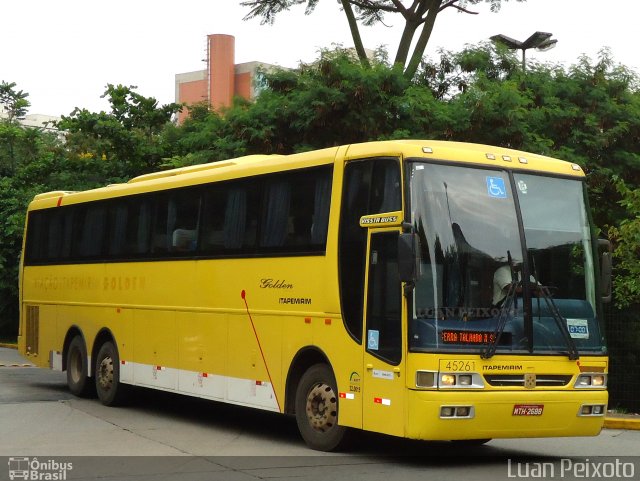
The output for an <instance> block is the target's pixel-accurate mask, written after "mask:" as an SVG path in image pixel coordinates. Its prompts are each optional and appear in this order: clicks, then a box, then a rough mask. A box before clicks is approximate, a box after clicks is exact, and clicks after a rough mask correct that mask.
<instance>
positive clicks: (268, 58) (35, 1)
mask: <svg viewBox="0 0 640 481" xmlns="http://www.w3.org/2000/svg"><path fill="white" fill-rule="evenodd" d="M338 3H339V2H337V1H336V0H333V1H329V0H323V1H321V2H319V6H318V8H317V10H316V12H315V13H314V14H312V15H310V16H305V15H304V7H296V8H293V9H292V10H291V11H289V12H284V13H282V14H281V15H280V16H279V17H277V18H276V21H275V24H274V25H261V24H260V22H259V20H255V19H254V20H249V21H244V20H243V17H244V16H245V15H246V14H247V13H248V9H247V8H246V7H241V6H240V2H239V1H231V0H178V1H168V0H155V1H151V0H108V1H107V0H57V1H51V0H3V1H2V3H1V4H0V18H2V21H1V22H0V81H3V80H4V81H6V82H15V83H16V84H17V88H18V89H19V90H23V91H25V92H27V93H29V97H28V99H29V101H30V102H31V108H30V109H29V113H30V114H45V115H54V116H59V115H68V114H69V113H71V111H72V110H73V109H74V108H75V107H80V108H87V109H89V110H91V111H99V110H105V109H107V108H108V104H107V102H106V100H105V99H102V98H101V95H102V94H103V93H104V90H105V87H106V85H107V84H108V83H112V84H123V85H133V86H136V87H137V92H138V93H140V94H142V95H144V96H147V97H154V98H156V99H157V100H158V101H159V102H160V103H161V104H166V103H170V102H173V101H175V74H177V73H183V72H190V71H194V70H202V69H204V68H205V63H204V61H203V59H205V58H206V51H205V46H206V36H207V35H208V34H213V33H222V34H229V35H233V36H235V38H236V46H235V48H236V63H242V62H250V61H254V60H255V61H261V62H266V63H271V64H276V65H280V66H283V67H295V66H297V65H298V63H299V62H300V61H304V62H310V61H313V60H314V59H316V58H317V55H318V51H319V49H321V48H325V47H331V45H332V44H341V45H343V46H345V47H351V46H352V40H351V36H350V34H349V29H348V26H347V22H346V19H345V17H344V14H343V13H342V12H341V11H340V9H339V5H338ZM405 3H408V2H405ZM605 5H606V6H605ZM472 10H474V11H477V12H479V14H478V15H467V14H463V13H459V12H456V11H454V10H453V9H447V10H445V11H443V12H442V13H441V14H440V15H439V16H438V19H437V21H436V24H435V28H434V32H433V35H432V37H431V40H430V41H429V45H428V46H427V51H426V55H428V56H431V57H434V58H435V57H437V52H438V50H439V49H442V48H443V49H446V50H451V51H458V50H460V49H462V48H463V47H464V45H466V44H477V43H479V42H481V41H485V40H487V39H488V38H489V37H491V36H492V35H495V34H499V33H502V34H505V35H507V36H509V37H512V38H515V39H517V40H525V39H526V38H527V37H529V35H531V34H532V33H534V32H535V31H543V32H551V33H553V38H555V39H557V40H558V43H557V46H556V48H554V49H553V50H549V51H547V52H536V51H529V52H528V53H527V59H531V60H537V61H541V62H552V63H559V64H564V65H566V66H570V65H572V64H575V63H576V62H577V60H578V59H579V57H580V55H582V54H586V55H588V56H589V57H591V58H593V59H595V58H597V55H598V52H599V51H600V50H601V49H602V48H604V47H608V48H609V49H610V50H611V53H612V55H613V58H614V60H615V61H616V62H618V63H620V64H623V65H625V66H627V67H629V68H631V69H633V70H635V71H636V72H638V73H640V53H639V52H638V47H637V46H636V45H635V44H636V42H634V41H633V38H634V34H635V32H636V31H637V28H638V27H637V19H638V18H639V16H640V1H639V0H611V1H610V2H602V0H527V1H526V2H522V3H519V2H515V0H510V1H507V2H505V1H504V0H503V6H502V9H501V10H500V12H499V13H491V12H490V11H489V8H488V5H486V4H480V5H477V6H475V7H472ZM386 24H387V26H382V25H378V26H376V27H362V29H361V32H362V37H363V43H364V44H365V47H367V48H371V49H374V48H376V47H378V46H380V45H386V46H387V48H388V51H389V52H390V56H392V55H393V53H394V52H395V49H396V47H397V42H398V40H399V37H400V34H401V31H402V26H403V22H402V21H401V19H399V18H394V16H392V15H389V16H387V17H386Z"/></svg>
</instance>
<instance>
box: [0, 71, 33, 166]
mask: <svg viewBox="0 0 640 481" xmlns="http://www.w3.org/2000/svg"><path fill="white" fill-rule="evenodd" d="M28 96H29V94H28V93H25V92H23V91H22V90H16V84H15V82H11V83H9V82H5V81H4V80H3V81H2V82H1V83H0V175H11V174H12V173H13V172H14V171H15V168H16V161H17V160H16V158H17V155H18V152H16V150H17V149H19V146H20V145H21V144H23V142H22V139H23V138H24V136H25V134H26V132H25V129H24V128H23V127H22V126H21V125H20V123H19V122H18V121H19V120H21V119H23V118H24V116H25V115H26V113H27V109H28V108H29V106H30V105H31V104H30V103H29V101H28V100H27V97H28Z"/></svg>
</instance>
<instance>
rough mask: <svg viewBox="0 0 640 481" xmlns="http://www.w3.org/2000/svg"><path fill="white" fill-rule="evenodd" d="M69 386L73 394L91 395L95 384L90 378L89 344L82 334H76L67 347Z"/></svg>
mask: <svg viewBox="0 0 640 481" xmlns="http://www.w3.org/2000/svg"><path fill="white" fill-rule="evenodd" d="M66 361H67V364H66V365H67V386H69V391H71V394H73V395H75V396H79V397H89V396H91V394H92V390H93V385H92V383H91V380H90V379H89V370H88V359H87V346H86V345H85V343H84V339H82V336H80V335H76V336H75V337H74V338H73V339H72V340H71V342H70V343H69V347H68V348H67V359H66Z"/></svg>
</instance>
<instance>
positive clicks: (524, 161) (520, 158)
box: [518, 157, 529, 164]
mask: <svg viewBox="0 0 640 481" xmlns="http://www.w3.org/2000/svg"><path fill="white" fill-rule="evenodd" d="M518 161H519V162H520V163H521V164H528V163H529V161H528V160H527V159H526V158H525V157H518Z"/></svg>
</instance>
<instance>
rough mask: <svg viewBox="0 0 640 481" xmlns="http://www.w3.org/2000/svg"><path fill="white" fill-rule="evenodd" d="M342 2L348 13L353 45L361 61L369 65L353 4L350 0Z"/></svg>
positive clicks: (365, 65)
mask: <svg viewBox="0 0 640 481" xmlns="http://www.w3.org/2000/svg"><path fill="white" fill-rule="evenodd" d="M341 3H342V8H343V9H344V13H345V14H346V15H347V20H348V22H349V30H351V37H352V38H353V45H354V47H355V48H356V53H357V54H358V58H359V59H360V63H362V65H363V66H364V67H369V58H368V57H367V52H365V50H364V45H362V38H361V37H360V30H359V29H358V22H357V21H356V16H355V15H354V14H353V9H352V8H351V4H350V3H349V1H348V0H341Z"/></svg>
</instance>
